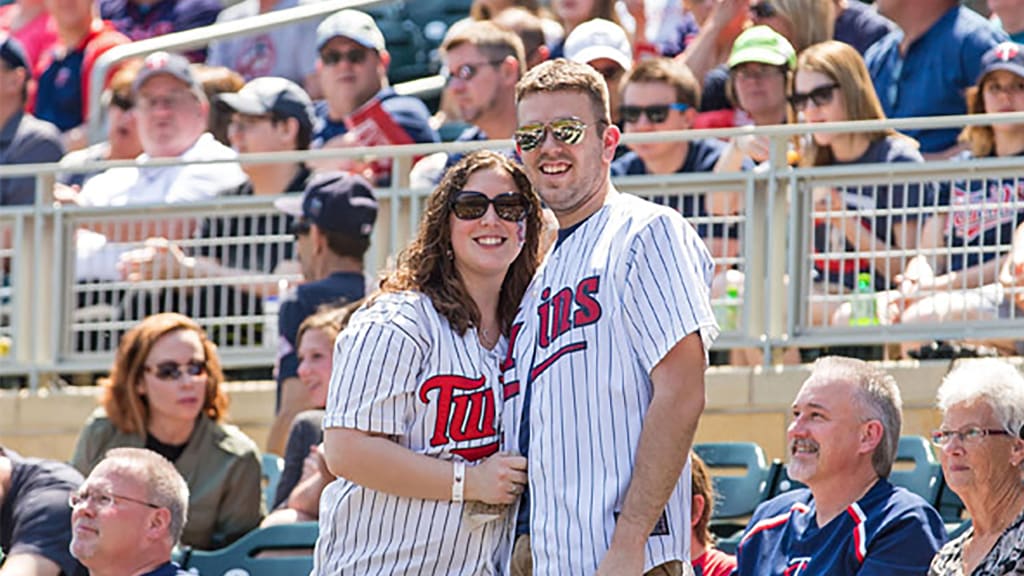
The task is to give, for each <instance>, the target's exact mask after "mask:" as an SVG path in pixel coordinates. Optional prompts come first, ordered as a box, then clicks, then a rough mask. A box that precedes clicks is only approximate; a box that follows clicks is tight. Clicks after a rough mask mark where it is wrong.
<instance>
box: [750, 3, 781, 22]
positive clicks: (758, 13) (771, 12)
mask: <svg viewBox="0 0 1024 576" xmlns="http://www.w3.org/2000/svg"><path fill="white" fill-rule="evenodd" d="M776 14H778V12H777V11H776V10H775V7H774V6H772V5H771V3H769V2H758V3H757V4H751V5H750V15H751V16H753V17H754V18H757V19H759V20H763V19H765V18H771V17H772V16H775V15H776Z"/></svg>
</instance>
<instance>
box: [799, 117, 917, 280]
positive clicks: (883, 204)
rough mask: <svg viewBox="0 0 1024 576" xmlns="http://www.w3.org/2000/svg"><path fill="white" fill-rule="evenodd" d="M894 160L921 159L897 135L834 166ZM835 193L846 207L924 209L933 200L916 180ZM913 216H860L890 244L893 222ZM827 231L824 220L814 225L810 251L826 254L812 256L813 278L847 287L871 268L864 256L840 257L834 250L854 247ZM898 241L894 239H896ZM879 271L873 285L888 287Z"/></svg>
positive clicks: (876, 141)
mask: <svg viewBox="0 0 1024 576" xmlns="http://www.w3.org/2000/svg"><path fill="white" fill-rule="evenodd" d="M894 162H924V158H922V157H921V153H920V152H918V151H917V149H916V148H914V145H913V142H912V141H910V140H908V139H906V138H902V137H899V136H887V137H885V138H879V139H878V140H875V141H874V142H872V143H871V145H870V146H868V149H867V150H866V151H865V152H864V154H863V155H861V157H860V158H857V159H856V160H853V161H850V162H836V163H835V165H836V166H843V165H850V164H891V163H894ZM839 192H840V193H841V194H842V196H843V201H844V203H845V205H846V208H847V209H848V210H875V209H878V210H885V209H888V208H918V209H920V208H924V207H927V206H934V205H935V202H936V201H937V198H936V195H935V190H934V188H933V187H932V185H931V183H923V184H922V183H920V182H907V183H902V182H898V181H897V182H895V183H891V184H890V183H888V182H884V181H883V182H882V183H879V184H877V185H874V184H864V185H858V186H841V187H839ZM916 218H917V215H915V214H906V215H892V216H890V215H884V214H883V215H879V216H875V217H874V218H871V217H864V218H863V219H862V224H863V225H864V227H865V228H866V229H868V230H869V231H871V232H873V233H874V235H875V237H877V238H878V239H879V240H881V241H882V242H884V243H886V244H890V238H891V236H892V233H893V228H892V225H893V224H902V223H904V222H906V221H908V220H914V219H916ZM830 230H835V229H833V228H831V227H829V226H827V225H826V224H825V223H818V222H816V223H815V225H814V251H815V253H816V254H826V253H828V254H829V258H828V259H827V260H826V259H825V258H822V257H815V259H814V267H815V270H816V273H817V277H816V279H817V280H818V281H824V275H827V277H828V282H829V283H830V284H834V285H835V284H842V285H844V286H846V287H847V288H849V289H851V290H852V289H854V288H855V287H856V286H857V275H858V274H859V273H860V272H868V271H870V269H871V261H870V260H868V259H863V260H861V259H857V258H852V257H851V258H841V257H837V256H838V255H837V254H836V253H837V252H838V253H842V252H855V251H856V250H854V247H853V246H852V245H850V244H849V243H848V242H846V240H845V238H842V239H840V238H838V237H836V238H835V239H833V238H832V236H833V235H832V234H830V233H829V232H830ZM897 240H898V239H897ZM881 272H883V271H882V270H876V271H875V288H876V289H878V290H884V289H886V288H888V287H889V285H890V279H887V278H886V277H885V276H882V275H881Z"/></svg>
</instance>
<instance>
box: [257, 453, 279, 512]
mask: <svg viewBox="0 0 1024 576" xmlns="http://www.w3.org/2000/svg"><path fill="white" fill-rule="evenodd" d="M283 470H284V460H283V459H282V458H281V457H280V456H278V455H277V454H269V453H268V454H264V455H263V462H262V470H261V476H262V481H263V502H264V503H265V504H266V507H267V512H270V511H271V510H272V509H273V507H274V496H276V495H277V483H278V482H279V481H280V480H281V471H283Z"/></svg>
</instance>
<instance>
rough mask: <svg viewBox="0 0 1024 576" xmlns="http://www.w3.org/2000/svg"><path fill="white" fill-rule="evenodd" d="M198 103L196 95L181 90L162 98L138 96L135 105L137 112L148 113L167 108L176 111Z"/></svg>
mask: <svg viewBox="0 0 1024 576" xmlns="http://www.w3.org/2000/svg"><path fill="white" fill-rule="evenodd" d="M191 102H196V103H198V102H199V99H198V98H196V95H195V94H193V93H192V92H189V91H188V90H181V91H178V92H171V93H170V94H166V95H163V96H147V95H145V94H140V95H139V100H138V102H136V105H137V106H138V107H139V110H141V111H143V112H149V111H152V110H156V109H157V108H167V109H170V110H177V109H179V108H182V107H183V106H185V105H186V104H188V103H191Z"/></svg>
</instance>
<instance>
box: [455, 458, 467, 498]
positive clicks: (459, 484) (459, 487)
mask: <svg viewBox="0 0 1024 576" xmlns="http://www.w3.org/2000/svg"><path fill="white" fill-rule="evenodd" d="M465 489H466V463H465V462H463V461H461V460H456V461H455V467H454V468H452V502H462V499H463V494H464V492H465Z"/></svg>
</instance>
